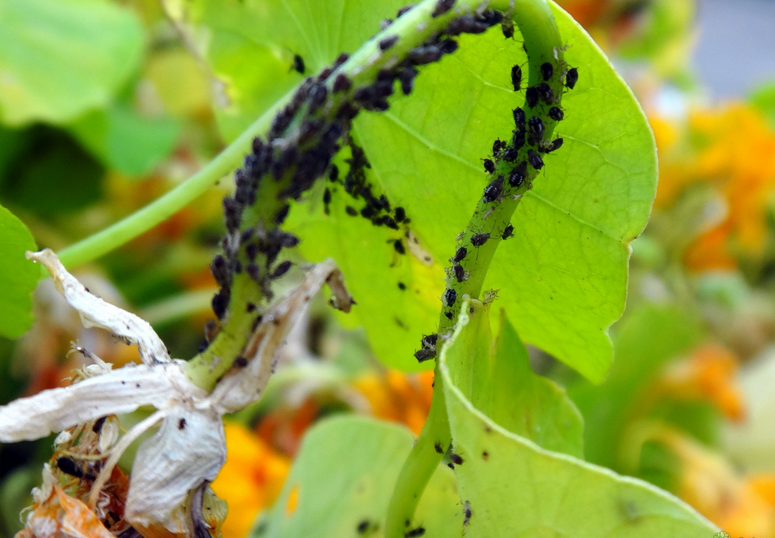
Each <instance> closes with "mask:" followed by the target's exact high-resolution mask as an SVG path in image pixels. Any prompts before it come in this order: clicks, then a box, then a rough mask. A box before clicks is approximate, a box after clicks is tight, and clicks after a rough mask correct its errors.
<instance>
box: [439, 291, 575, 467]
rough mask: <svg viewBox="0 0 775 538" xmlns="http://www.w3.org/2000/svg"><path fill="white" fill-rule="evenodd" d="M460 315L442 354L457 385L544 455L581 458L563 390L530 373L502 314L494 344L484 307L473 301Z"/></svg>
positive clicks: (523, 351) (570, 406)
mask: <svg viewBox="0 0 775 538" xmlns="http://www.w3.org/2000/svg"><path fill="white" fill-rule="evenodd" d="M462 311H463V312H464V314H463V316H462V317H461V321H460V330H459V331H458V333H457V334H456V336H455V340H454V342H453V343H452V344H450V345H448V346H447V348H446V349H445V353H446V359H445V360H446V361H447V365H448V366H449V369H450V371H451V372H452V374H451V375H452V379H453V382H454V383H455V385H456V386H457V387H461V390H464V392H465V393H466V394H467V395H468V396H469V398H470V400H471V403H472V404H473V405H474V406H475V407H476V408H477V409H479V410H481V411H482V412H483V413H485V414H486V415H487V416H488V417H490V419H491V420H492V421H493V422H495V423H496V424H498V425H499V426H501V427H502V428H505V429H507V430H509V431H511V432H513V433H515V434H517V435H520V436H522V437H525V438H527V439H530V440H531V441H533V442H534V443H536V444H538V445H539V446H541V447H542V448H545V449H547V450H553V451H555V452H562V453H565V454H568V455H570V456H575V457H578V458H583V452H584V451H583V441H582V433H583V432H582V430H583V427H584V426H583V421H582V418H581V414H580V413H579V411H578V410H577V409H576V407H575V406H574V405H573V403H572V402H571V401H570V399H569V398H568V397H567V395H566V394H565V390H564V389H562V388H560V387H558V386H557V385H556V384H555V383H554V382H553V381H551V380H549V379H546V378H544V377H541V376H539V375H536V374H534V373H533V371H532V370H531V369H530V360H529V358H528V354H527V349H525V346H524V345H523V344H522V342H521V341H520V339H519V335H518V334H517V332H516V331H515V330H514V327H512V326H511V324H510V323H509V321H508V319H507V318H506V316H505V313H504V312H503V311H502V310H501V315H500V318H501V319H500V335H499V336H498V338H497V339H496V340H495V341H493V336H492V331H491V330H490V316H489V307H488V306H483V304H482V303H480V302H479V301H471V302H467V303H464V305H463V309H462ZM463 387H464V388H463Z"/></svg>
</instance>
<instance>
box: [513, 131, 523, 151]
mask: <svg viewBox="0 0 775 538" xmlns="http://www.w3.org/2000/svg"><path fill="white" fill-rule="evenodd" d="M511 141H512V143H513V144H514V149H515V150H517V151H519V150H520V149H522V146H524V145H525V130H524V129H517V130H516V131H514V137H513V138H512V140H511Z"/></svg>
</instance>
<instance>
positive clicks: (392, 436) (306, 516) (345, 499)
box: [252, 416, 462, 538]
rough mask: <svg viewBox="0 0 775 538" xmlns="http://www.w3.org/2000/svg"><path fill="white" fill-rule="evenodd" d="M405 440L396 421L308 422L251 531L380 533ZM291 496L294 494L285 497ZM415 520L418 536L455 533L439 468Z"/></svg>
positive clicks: (333, 535) (336, 536)
mask: <svg viewBox="0 0 775 538" xmlns="http://www.w3.org/2000/svg"><path fill="white" fill-rule="evenodd" d="M412 442H413V438H412V435H411V433H409V431H408V430H406V429H404V428H402V427H400V426H396V425H393V424H387V423H384V422H378V421H375V420H372V419H366V418H360V417H355V416H343V417H338V418H333V419H329V420H326V421H325V422H323V423H321V424H319V425H317V426H315V427H314V428H313V429H312V430H310V431H309V433H307V434H306V435H305V436H304V442H303V444H302V447H301V451H300V452H299V455H298V456H297V457H296V461H295V462H294V465H293V469H292V470H291V474H290V476H288V479H287V480H286V481H285V486H284V488H283V491H282V493H281V494H280V496H279V497H278V499H277V501H276V502H275V505H274V507H273V508H272V510H271V511H270V512H269V514H267V516H266V517H265V518H263V520H262V521H261V523H260V524H259V525H258V526H257V528H256V530H255V531H254V532H253V534H252V536H254V537H255V538H258V537H260V538H280V537H282V538H296V537H298V538H302V537H303V538H307V537H310V536H314V537H315V538H342V537H346V536H352V537H353V538H355V537H356V536H368V537H369V538H379V537H381V536H383V530H384V528H385V521H384V518H385V512H386V510H387V505H388V501H389V500H390V494H391V492H392V489H393V484H394V483H395V481H396V478H397V477H398V472H399V471H400V469H401V465H402V463H403V461H404V458H406V456H407V454H409V451H410V450H411V448H412ZM291 495H293V496H294V497H295V499H296V500H295V501H293V500H292V501H291V502H290V503H289V499H290V497H291ZM416 521H418V522H420V523H421V524H422V526H423V528H425V531H426V532H425V534H424V536H425V537H431V538H433V537H436V538H449V537H452V536H459V535H460V529H461V527H462V507H461V506H460V503H459V498H458V496H457V489H456V488H455V481H454V478H453V476H452V473H451V472H450V471H449V469H447V468H446V467H439V468H438V469H437V471H436V474H434V475H433V478H432V479H431V481H430V484H429V485H428V489H427V490H426V491H425V495H424V496H423V499H422V502H421V503H420V506H419V509H418V511H417V517H416ZM362 524H363V525H364V530H363V531H362V532H359V531H358V527H359V525H362Z"/></svg>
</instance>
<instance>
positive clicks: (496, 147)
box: [492, 138, 503, 156]
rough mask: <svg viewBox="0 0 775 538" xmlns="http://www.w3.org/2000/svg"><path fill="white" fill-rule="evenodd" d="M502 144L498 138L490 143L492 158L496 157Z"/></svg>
mask: <svg viewBox="0 0 775 538" xmlns="http://www.w3.org/2000/svg"><path fill="white" fill-rule="evenodd" d="M502 144H503V142H501V141H500V138H496V139H495V142H493V143H492V154H493V156H497V155H498V154H499V153H500V152H501V149H502V148H503V145H502Z"/></svg>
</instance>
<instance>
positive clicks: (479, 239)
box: [471, 233, 490, 247]
mask: <svg viewBox="0 0 775 538" xmlns="http://www.w3.org/2000/svg"><path fill="white" fill-rule="evenodd" d="M489 238H490V234H489V233H481V234H474V235H472V236H471V244H472V245H473V246H475V247H481V246H482V245H484V244H485V243H486V242H487V240H488V239H489Z"/></svg>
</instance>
